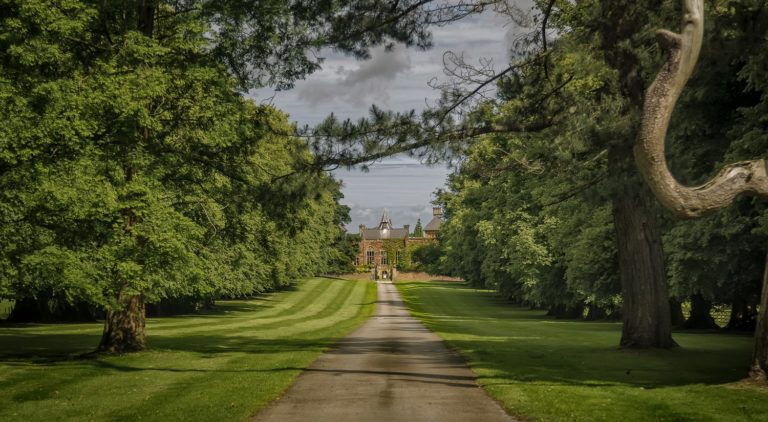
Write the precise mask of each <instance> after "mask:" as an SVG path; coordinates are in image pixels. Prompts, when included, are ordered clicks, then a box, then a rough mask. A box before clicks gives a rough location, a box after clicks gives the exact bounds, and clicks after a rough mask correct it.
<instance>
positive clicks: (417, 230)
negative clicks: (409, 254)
mask: <svg viewBox="0 0 768 422" xmlns="http://www.w3.org/2000/svg"><path fill="white" fill-rule="evenodd" d="M413 237H424V230H423V229H422V228H421V218H419V219H417V220H416V227H414V229H413Z"/></svg>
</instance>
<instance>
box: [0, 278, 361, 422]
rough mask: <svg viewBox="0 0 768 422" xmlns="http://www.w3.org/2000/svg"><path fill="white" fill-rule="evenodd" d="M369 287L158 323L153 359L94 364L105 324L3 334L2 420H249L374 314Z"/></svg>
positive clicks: (150, 326) (317, 291) (313, 284)
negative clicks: (93, 354)
mask: <svg viewBox="0 0 768 422" xmlns="http://www.w3.org/2000/svg"><path fill="white" fill-rule="evenodd" d="M375 300H376V291H375V285H374V284H373V283H369V282H359V281H347V280H330V279H312V280H308V281H306V282H303V283H301V284H300V285H299V286H298V288H297V289H296V290H294V291H289V292H281V293H276V294H271V295H267V296H265V297H263V298H260V299H257V300H251V301H228V302H221V303H220V304H219V306H218V307H217V308H218V309H219V310H218V311H216V312H212V313H209V314H204V315H192V316H181V317H171V318H153V319H150V320H149V321H148V323H147V332H148V341H149V345H150V347H151V350H148V351H145V352H140V353H134V354H128V355H122V356H106V357H99V358H94V359H82V358H77V356H78V354H82V353H83V352H88V351H90V350H92V349H93V348H94V347H95V346H96V344H97V342H98V340H99V336H100V333H101V325H100V324H58V325H50V324H46V325H24V326H11V327H8V326H6V327H3V326H0V420H2V421H48V420H73V421H75V420H77V421H83V420H89V421H90V420H157V421H169V420H171V421H172V420H195V421H204V420H210V421H224V420H243V419H246V418H247V417H248V416H250V415H252V414H254V413H255V412H256V411H257V410H258V409H260V408H263V407H264V406H265V405H266V404H267V403H269V401H271V400H273V399H274V398H276V397H277V396H278V395H279V394H280V393H281V392H283V391H284V390H285V389H286V388H288V386H289V385H290V384H291V382H292V381H293V380H294V379H295V377H296V376H297V375H298V374H299V373H300V372H301V370H302V369H304V368H306V367H307V366H308V365H309V364H310V363H311V362H312V361H313V360H314V359H315V358H316V357H317V355H318V354H320V353H321V352H322V351H323V350H325V349H327V348H328V347H329V346H330V345H332V344H333V343H334V342H335V341H336V340H338V339H339V338H341V337H343V336H344V335H346V334H347V333H349V332H350V331H351V330H352V329H353V328H354V327H356V326H358V325H359V324H360V323H361V322H363V321H364V320H365V319H367V318H368V317H369V316H370V315H371V313H372V312H373V309H374V303H375Z"/></svg>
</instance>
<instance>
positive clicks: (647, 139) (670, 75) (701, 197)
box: [635, 0, 768, 381]
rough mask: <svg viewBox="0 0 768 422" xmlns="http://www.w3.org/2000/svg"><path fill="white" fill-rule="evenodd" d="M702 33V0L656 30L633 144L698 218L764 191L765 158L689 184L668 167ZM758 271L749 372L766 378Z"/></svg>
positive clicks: (672, 197)
mask: <svg viewBox="0 0 768 422" xmlns="http://www.w3.org/2000/svg"><path fill="white" fill-rule="evenodd" d="M703 35H704V3H703V1H702V0H683V1H682V29H681V31H680V33H673V32H671V31H668V30H659V31H658V36H659V41H660V43H661V45H662V46H664V47H665V48H666V49H667V50H668V51H669V56H668V58H667V61H666V63H665V64H664V66H663V67H662V68H661V70H660V71H659V73H658V75H657V76H656V79H655V80H654V81H653V83H652V84H651V86H650V87H649V88H648V90H647V92H646V98H645V104H644V108H643V121H642V125H641V127H640V132H639V134H638V142H637V145H636V147H635V158H636V161H637V165H638V167H639V168H640V171H641V172H642V174H643V176H644V177H645V179H646V180H647V181H648V184H649V185H650V186H651V188H652V189H653V191H654V193H655V194H656V197H657V198H658V199H659V201H660V202H661V203H662V204H664V205H665V206H666V207H667V208H669V209H670V210H672V211H673V212H674V213H675V214H677V215H679V216H681V217H685V218H698V217H701V216H703V215H706V214H709V213H711V212H714V211H716V210H718V209H720V208H723V207H726V206H728V205H730V204H731V203H732V202H733V201H734V199H735V198H736V197H737V196H739V195H743V194H750V195H757V196H760V197H768V170H766V169H767V168H768V165H767V164H766V161H765V160H751V161H743V162H738V163H734V164H729V165H726V166H725V167H724V168H723V169H721V170H720V171H719V172H718V174H717V175H716V176H715V177H713V178H712V179H711V180H709V181H708V182H706V183H704V184H702V185H700V186H694V187H690V186H686V185H683V184H681V183H680V182H678V181H677V180H676V179H675V177H674V176H673V175H672V173H671V172H670V171H669V168H668V166H667V163H666V156H665V148H664V141H665V138H666V133H667V129H668V127H669V122H670V119H671V116H672V112H673V110H674V108H675V104H676V102H677V100H678V98H679V97H680V94H681V93H682V91H683V89H684V87H685V85H686V83H687V81H688V79H689V78H690V77H691V74H692V73H693V71H694V68H695V66H696V62H697V60H698V57H699V53H700V51H701V46H702V42H703V38H704V36H703ZM761 58H764V57H762V56H761V55H758V57H753V58H751V59H752V60H756V59H761ZM748 71H749V70H748ZM754 77H759V76H758V75H754ZM758 83H759V82H758ZM763 277H764V278H763V291H762V295H761V300H760V314H759V316H758V320H757V327H756V329H755V346H754V353H753V357H752V363H751V366H750V372H749V375H750V377H752V378H753V379H756V380H762V381H765V380H766V378H767V375H766V374H767V373H768V312H766V307H768V265H766V271H765V272H764V276H763Z"/></svg>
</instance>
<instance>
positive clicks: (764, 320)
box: [749, 256, 768, 382]
mask: <svg viewBox="0 0 768 422" xmlns="http://www.w3.org/2000/svg"><path fill="white" fill-rule="evenodd" d="M749 377H750V378H752V379H754V380H756V381H763V382H765V381H767V380H768V256H767V257H766V263H765V270H764V271H763V293H762V294H761V295H760V310H759V312H758V314H757V327H756V328H755V346H754V349H753V352H752V364H751V365H750V369H749Z"/></svg>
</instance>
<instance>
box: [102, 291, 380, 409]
mask: <svg viewBox="0 0 768 422" xmlns="http://www.w3.org/2000/svg"><path fill="white" fill-rule="evenodd" d="M346 286H347V287H348V288H345V289H344V292H348V293H349V294H344V295H343V296H340V297H339V299H335V300H334V301H335V302H337V305H339V304H340V303H339V302H341V301H342V300H343V304H340V306H335V307H334V308H333V309H334V310H335V311H334V312H333V314H328V315H325V316H324V317H322V318H320V319H317V320H313V321H312V323H311V324H306V323H302V324H299V326H302V327H306V326H307V325H310V326H309V327H308V328H305V329H303V330H300V331H294V330H292V329H289V330H286V331H277V332H272V330H270V331H271V332H272V335H270V334H267V333H264V335H262V336H260V337H261V338H263V339H274V340H276V341H278V342H281V343H282V346H281V347H280V348H279V350H273V351H272V353H270V354H269V355H268V359H271V360H273V361H274V362H275V364H274V365H275V366H274V367H273V368H271V369H270V370H269V371H265V372H283V373H284V375H289V376H291V377H295V376H297V375H298V374H299V373H300V372H301V369H303V368H305V367H306V366H308V364H309V363H311V361H309V362H307V361H306V360H305V359H304V356H303V355H304V354H305V353H306V352H307V351H309V349H311V350H313V351H315V352H321V351H322V350H325V349H326V348H327V347H329V346H330V345H332V344H333V343H334V342H335V341H336V339H327V338H326V339H324V341H322V340H318V337H317V336H318V333H322V332H324V331H325V330H327V329H329V328H330V327H334V329H336V330H340V331H347V330H348V329H350V328H354V327H355V326H357V324H356V323H353V322H354V321H355V320H354V319H350V317H353V316H365V317H367V316H369V315H370V314H372V312H373V309H372V308H371V306H365V305H370V304H372V303H374V302H375V292H374V296H373V297H370V296H371V295H370V290H371V289H370V287H369V286H366V284H364V283H355V282H352V283H349V284H347V285H346ZM366 299H367V300H366ZM352 305H356V306H352ZM363 314H364V315H363ZM294 322H295V321H294ZM294 327H295V326H294ZM292 328H293V327H292ZM248 334H249V335H251V334H252V333H248ZM280 339H282V340H280ZM264 350H265V349H264V348H260V351H262V352H263V351H264ZM250 360H251V358H250V357H247V356H245V357H244V356H241V355H235V356H232V357H230V358H228V359H227V361H226V363H225V365H226V367H228V368H238V369H237V370H234V371H232V372H231V373H230V374H229V375H228V376H223V377H215V378H212V377H210V375H209V373H208V372H207V371H199V368H198V371H197V372H194V371H192V373H190V374H188V375H187V376H180V377H178V378H177V379H176V380H175V382H174V383H173V384H172V385H168V386H166V387H165V388H164V389H163V390H164V391H163V392H162V393H159V394H155V395H153V397H152V399H151V400H150V401H148V402H145V403H144V405H145V407H146V408H149V409H152V408H155V407H157V408H159V409H161V410H158V411H152V412H151V418H153V419H155V418H156V419H163V420H165V419H169V418H170V419H174V414H177V413H179V412H182V413H186V412H190V411H192V413H197V412H206V411H210V410H211V409H208V408H209V407H210V404H209V402H208V401H205V400H199V399H196V397H200V396H202V394H203V393H205V394H210V391H211V390H220V389H224V390H225V391H226V385H229V384H231V383H233V382H234V383H244V382H246V380H248V381H247V382H249V383H250V385H252V387H251V388H259V386H262V385H264V382H265V381H267V380H268V378H269V375H268V374H267V375H265V376H261V377H259V376H258V374H256V375H254V374H247V372H248V371H249V366H248V365H249V361H250ZM244 372H246V373H244ZM255 377H257V378H258V379H254V378H255ZM216 385H219V387H218V388H215V386H216ZM179 391H185V394H184V397H183V398H182V399H179V398H178V392H179ZM256 396H258V394H256ZM171 397H174V398H176V399H175V400H176V402H174V403H173V404H172V405H171V406H167V405H162V406H160V405H161V404H163V403H166V402H167V401H168V399H169V398H171ZM267 403H268V400H261V401H259V402H255V403H254V406H255V407H254V410H255V409H256V408H261V407H263V406H264V405H266V404H267ZM132 412H134V411H133V410H132V409H130V408H129V410H126V411H125V412H122V411H121V412H117V413H115V414H113V415H110V418H112V417H114V418H116V419H121V418H123V417H128V416H131V415H132V414H133V413H132Z"/></svg>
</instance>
